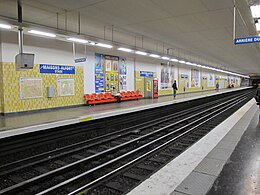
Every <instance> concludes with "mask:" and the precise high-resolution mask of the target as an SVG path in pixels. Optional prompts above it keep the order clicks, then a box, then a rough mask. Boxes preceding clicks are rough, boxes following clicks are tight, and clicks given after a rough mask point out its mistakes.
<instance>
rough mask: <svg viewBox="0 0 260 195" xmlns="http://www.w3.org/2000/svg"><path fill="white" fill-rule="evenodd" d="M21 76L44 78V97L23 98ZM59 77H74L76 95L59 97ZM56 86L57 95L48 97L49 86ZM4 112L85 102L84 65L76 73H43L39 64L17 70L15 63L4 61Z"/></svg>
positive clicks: (76, 69) (77, 68)
mask: <svg viewBox="0 0 260 195" xmlns="http://www.w3.org/2000/svg"><path fill="white" fill-rule="evenodd" d="M20 78H42V90H43V97H42V98H33V99H21V98H20ZM57 78H74V87H75V95H74V96H63V97H58V91H57ZM50 86H53V87H54V88H55V96H54V97H53V98H48V97H47V87H50ZM3 92H4V113H11V112H21V111H28V110H38V109H45V108H55V107H64V106H72V105H79V104H84V102H85V101H84V97H83V96H84V72H83V67H76V68H75V74H74V75H73V74H66V75H63V74H41V73H40V70H39V64H36V65H35V66H34V68H33V69H31V70H25V71H16V69H15V64H14V63H3Z"/></svg>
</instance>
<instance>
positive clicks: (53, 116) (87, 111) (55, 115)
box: [0, 88, 241, 137]
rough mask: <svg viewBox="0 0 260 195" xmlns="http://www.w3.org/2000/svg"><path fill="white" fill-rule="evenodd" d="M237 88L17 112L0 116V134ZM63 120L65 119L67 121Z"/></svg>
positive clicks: (101, 115)
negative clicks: (174, 96) (174, 97)
mask: <svg viewBox="0 0 260 195" xmlns="http://www.w3.org/2000/svg"><path fill="white" fill-rule="evenodd" d="M239 89H241V88H236V89H222V90H220V91H219V92H216V91H201V92H196V93H186V94H179V95H177V97H176V100H174V99H173V97H172V96H163V97H159V98H158V99H142V100H138V101H136V100H134V101H125V102H121V103H109V104H100V105H96V106H79V107H75V108H62V109H57V110H53V109H52V110H47V111H39V112H29V113H17V114H14V115H9V116H8V115H7V116H0V135H1V133H3V132H4V131H6V130H12V129H17V128H22V127H28V126H35V125H41V124H50V123H55V122H58V121H59V123H58V124H57V125H61V124H64V125H66V124H71V123H76V122H77V121H78V120H79V118H86V117H88V116H93V115H94V114H99V118H102V117H105V116H108V115H109V112H111V111H121V110H126V112H130V111H129V108H137V107H140V108H142V106H149V107H153V106H155V107H156V106H160V105H162V103H166V104H172V103H173V101H174V103H178V102H181V101H188V100H190V99H195V98H199V97H203V96H207V95H214V94H216V93H225V92H228V91H231V90H239ZM127 109H128V110H127ZM104 113H105V114H104ZM97 118H98V117H97ZM73 119H74V120H73ZM64 120H67V123H66V122H65V121H64ZM68 120H69V121H68ZM60 121H64V122H62V123H60ZM54 126H55V125H54ZM50 127H51V126H49V128H50ZM44 128H45V127H44ZM0 137H1V136H0Z"/></svg>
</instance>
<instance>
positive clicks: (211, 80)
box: [208, 73, 215, 87]
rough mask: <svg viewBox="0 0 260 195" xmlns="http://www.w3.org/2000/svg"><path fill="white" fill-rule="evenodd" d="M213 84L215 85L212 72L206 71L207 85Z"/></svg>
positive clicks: (211, 85) (212, 85)
mask: <svg viewBox="0 0 260 195" xmlns="http://www.w3.org/2000/svg"><path fill="white" fill-rule="evenodd" d="M214 86H215V78H214V74H211V73H208V87H214Z"/></svg>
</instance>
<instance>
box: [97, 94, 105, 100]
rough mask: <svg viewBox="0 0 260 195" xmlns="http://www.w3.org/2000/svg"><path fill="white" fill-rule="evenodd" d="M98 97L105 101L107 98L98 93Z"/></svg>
mask: <svg viewBox="0 0 260 195" xmlns="http://www.w3.org/2000/svg"><path fill="white" fill-rule="evenodd" d="M99 97H100V99H101V100H106V99H107V98H106V97H105V96H104V94H103V93H100V94H99Z"/></svg>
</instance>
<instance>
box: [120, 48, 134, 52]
mask: <svg viewBox="0 0 260 195" xmlns="http://www.w3.org/2000/svg"><path fill="white" fill-rule="evenodd" d="M118 50H120V51H125V52H133V50H132V49H128V48H124V47H119V48H118Z"/></svg>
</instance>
